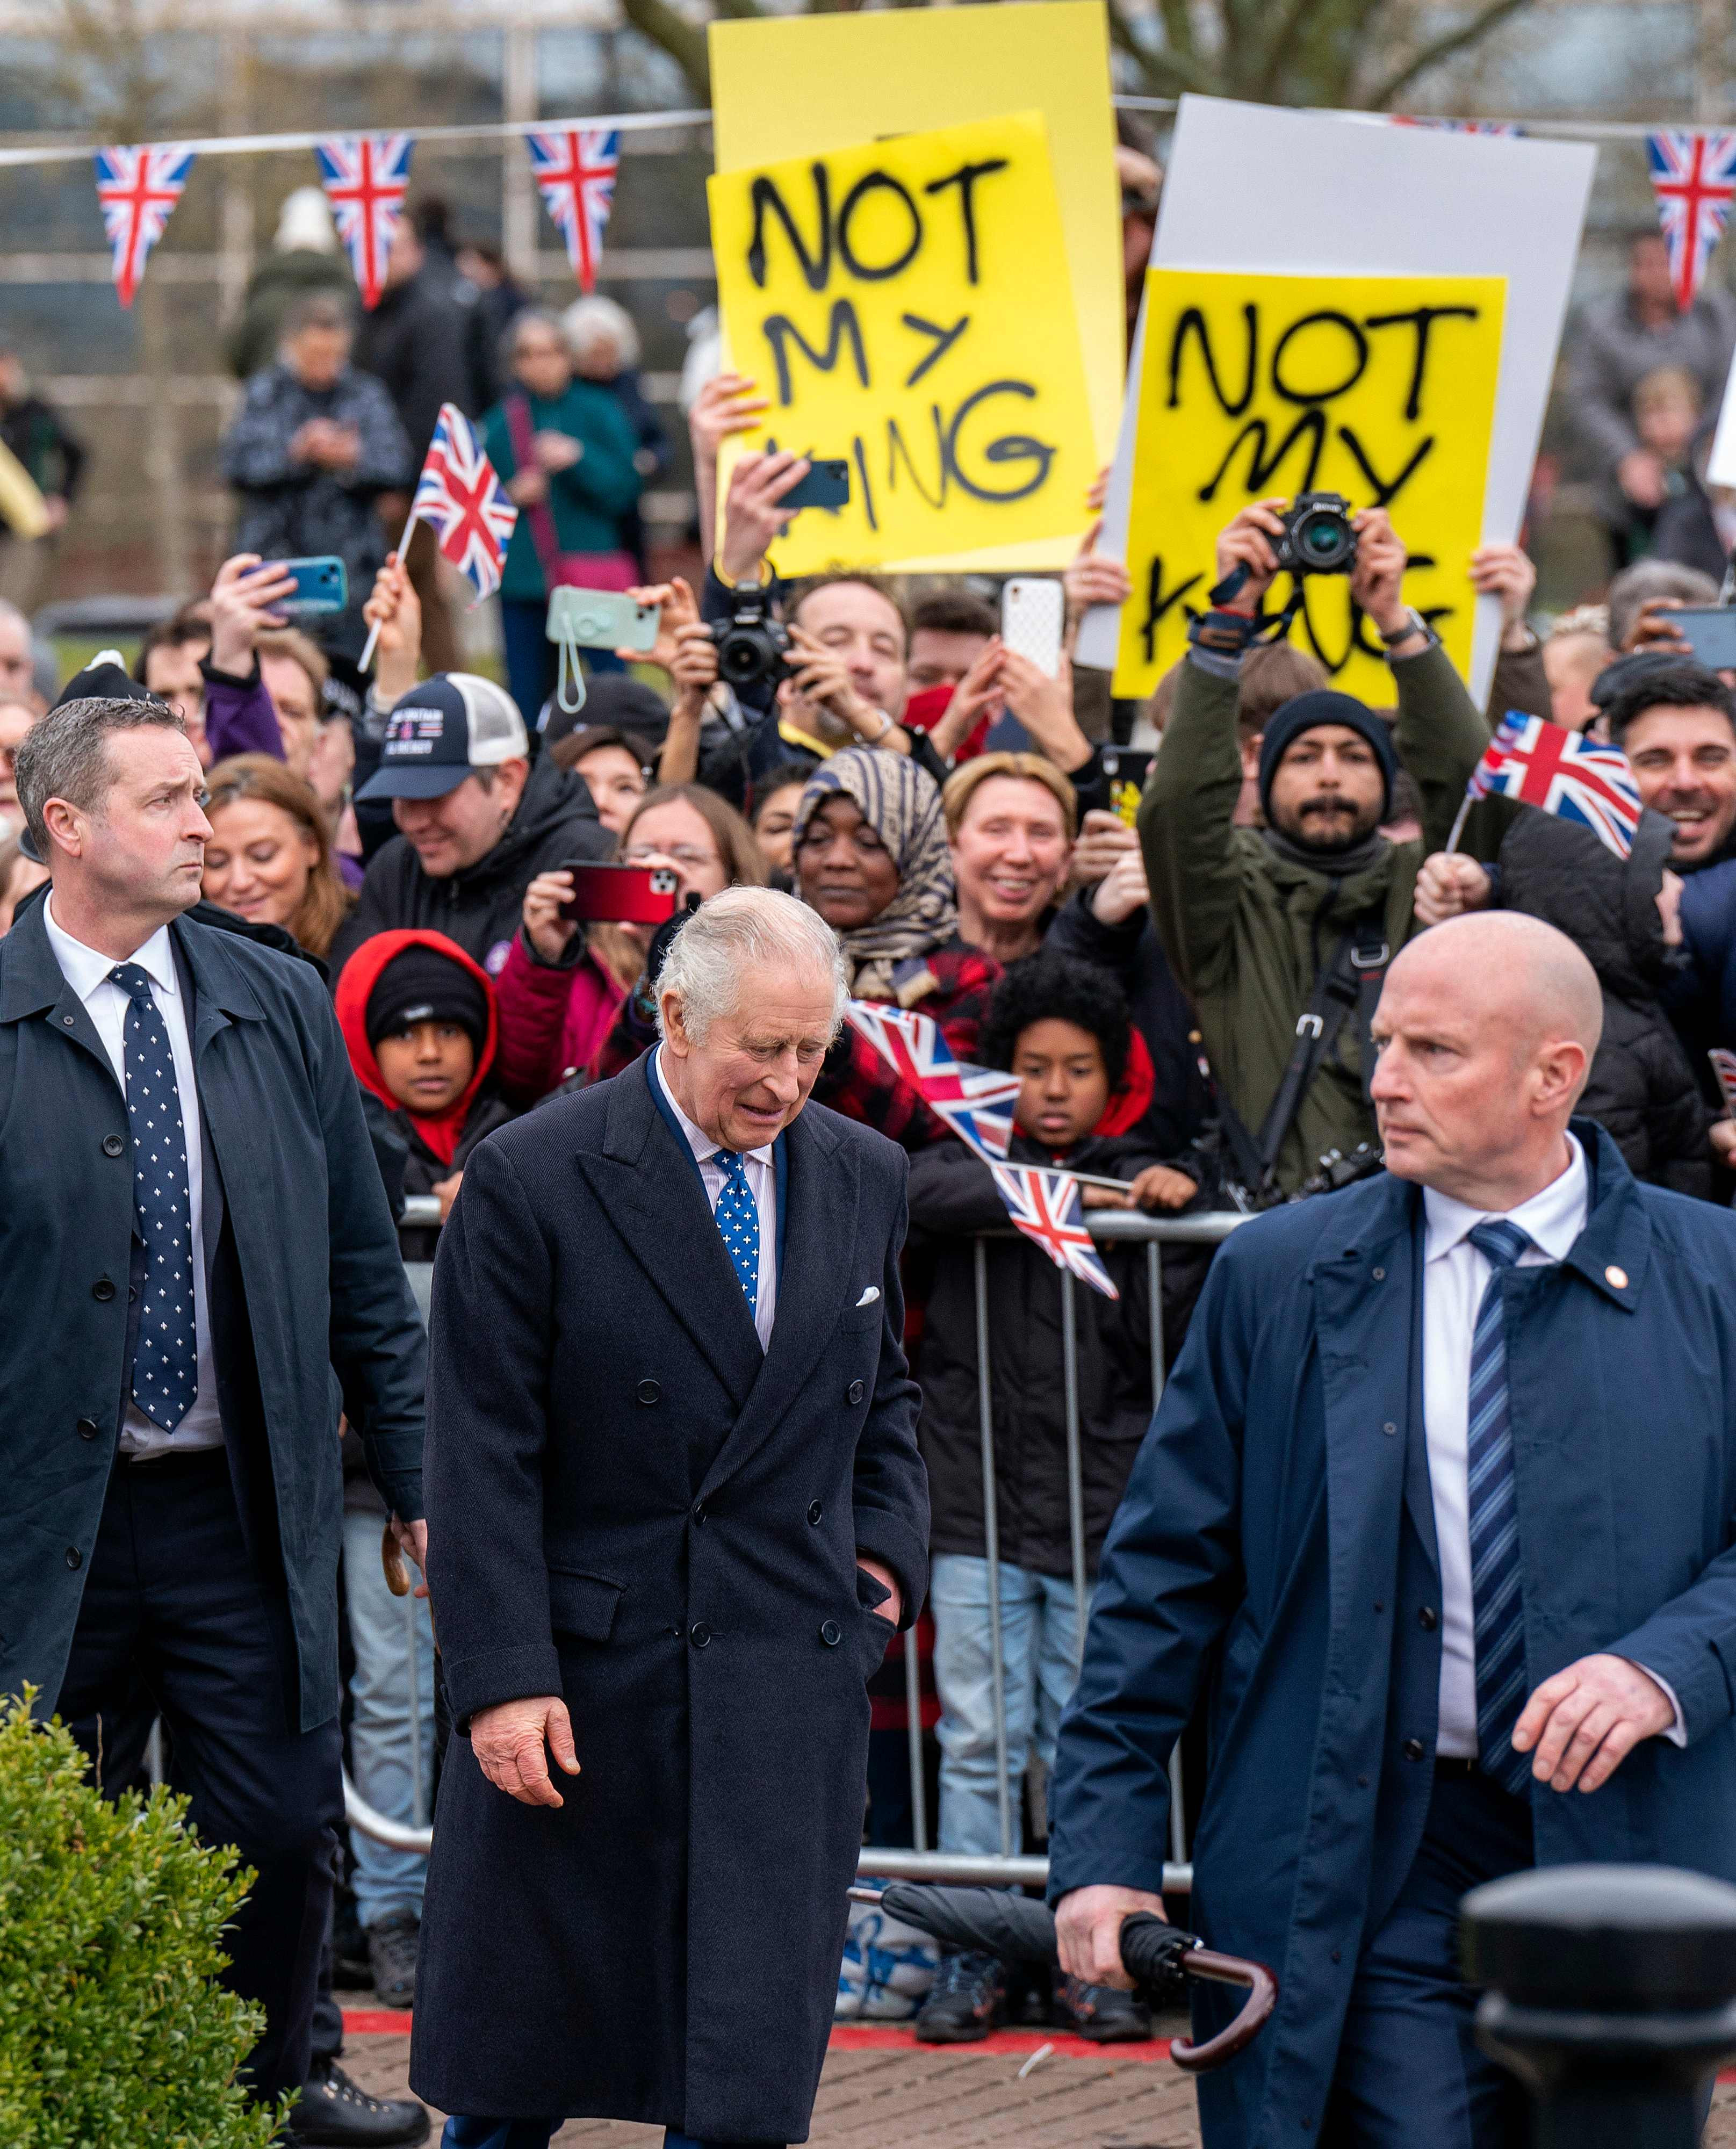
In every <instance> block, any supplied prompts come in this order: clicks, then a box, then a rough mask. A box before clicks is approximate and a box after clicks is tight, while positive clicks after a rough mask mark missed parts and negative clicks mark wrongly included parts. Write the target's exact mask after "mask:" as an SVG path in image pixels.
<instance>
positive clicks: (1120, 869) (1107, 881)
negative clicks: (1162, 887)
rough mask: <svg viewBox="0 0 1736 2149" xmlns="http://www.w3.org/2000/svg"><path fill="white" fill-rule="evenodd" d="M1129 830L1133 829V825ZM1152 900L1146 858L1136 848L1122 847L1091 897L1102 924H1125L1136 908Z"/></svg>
mask: <svg viewBox="0 0 1736 2149" xmlns="http://www.w3.org/2000/svg"><path fill="white" fill-rule="evenodd" d="M1128 833H1129V834H1130V835H1131V834H1132V833H1133V831H1132V830H1131V829H1129V830H1128ZM1150 900H1151V890H1150V887H1149V886H1148V885H1147V883H1146V880H1145V860H1144V858H1141V857H1140V854H1139V853H1138V851H1137V850H1132V851H1123V852H1122V853H1121V855H1120V858H1117V859H1116V861H1115V863H1114V865H1112V866H1111V867H1110V869H1109V872H1108V873H1106V874H1105V875H1104V878H1103V879H1101V880H1100V881H1099V883H1097V888H1096V893H1094V895H1093V896H1092V898H1091V915H1092V916H1093V917H1094V918H1095V919H1096V920H1097V923H1098V924H1099V925H1125V924H1126V922H1127V920H1128V919H1129V918H1131V917H1132V916H1133V914H1134V913H1135V911H1136V910H1143V909H1144V908H1145V906H1146V904H1147V903H1150Z"/></svg>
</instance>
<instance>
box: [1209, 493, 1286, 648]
mask: <svg viewBox="0 0 1736 2149" xmlns="http://www.w3.org/2000/svg"><path fill="white" fill-rule="evenodd" d="M1285 506H1286V501H1285V500H1284V498H1283V496H1281V494H1280V495H1274V496H1273V497H1272V498H1271V500H1256V501H1252V502H1250V505H1249V506H1246V507H1245V508H1243V510H1242V511H1241V512H1240V514H1239V515H1238V516H1236V517H1235V520H1234V521H1230V522H1227V523H1225V526H1224V527H1223V528H1222V529H1221V530H1220V531H1219V532H1218V545H1217V579H1218V581H1220V582H1221V581H1223V580H1224V578H1225V576H1227V575H1231V574H1234V573H1235V570H1236V569H1237V568H1238V567H1245V568H1246V569H1247V571H1248V573H1247V580H1246V581H1245V582H1244V583H1243V584H1242V586H1241V587H1240V589H1239V590H1238V591H1236V593H1235V596H1233V597H1231V598H1230V601H1229V602H1228V603H1227V604H1226V605H1225V606H1224V607H1223V609H1224V610H1225V611H1239V612H1245V613H1246V614H1247V616H1248V617H1249V618H1250V619H1251V618H1252V617H1254V615H1255V612H1257V611H1259V609H1260V599H1261V598H1262V597H1263V596H1265V595H1266V591H1268V590H1269V589H1270V588H1271V586H1272V582H1273V579H1274V577H1275V576H1276V574H1277V572H1278V555H1277V552H1276V549H1275V547H1276V542H1277V540H1278V539H1279V538H1281V536H1283V535H1284V523H1283V520H1282V515H1283V510H1284V508H1285Z"/></svg>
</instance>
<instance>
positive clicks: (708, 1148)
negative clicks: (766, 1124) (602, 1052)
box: [651, 1044, 772, 1164]
mask: <svg viewBox="0 0 1736 2149" xmlns="http://www.w3.org/2000/svg"><path fill="white" fill-rule="evenodd" d="M651 1064H652V1073H653V1074H654V1075H656V1076H657V1087H658V1088H659V1089H660V1090H662V1093H663V1095H664V1096H665V1097H666V1098H667V1100H668V1104H669V1109H670V1110H671V1111H672V1112H673V1113H674V1115H675V1123H676V1125H677V1126H678V1127H679V1128H680V1129H681V1130H682V1135H684V1136H685V1137H686V1140H687V1147H688V1148H689V1149H690V1150H692V1152H693V1160H694V1162H695V1163H696V1164H709V1163H710V1162H711V1160H712V1158H713V1157H714V1156H716V1155H717V1153H718V1151H719V1150H721V1149H722V1146H723V1145H722V1142H715V1141H713V1140H712V1138H711V1136H710V1135H708V1134H707V1133H706V1132H705V1130H703V1128H701V1127H697V1126H695V1125H694V1124H693V1122H692V1120H690V1119H689V1118H688V1117H687V1114H686V1113H685V1112H684V1111H683V1110H682V1108H681V1106H680V1105H679V1104H678V1103H677V1101H676V1095H675V1091H674V1090H673V1089H672V1087H671V1086H670V1084H669V1082H668V1080H667V1079H666V1077H665V1075H664V1073H663V1048H662V1045H661V1044H660V1045H659V1046H658V1047H657V1054H656V1056H655V1057H654V1058H653V1059H652V1063H651ZM742 1155H743V1156H745V1157H750V1158H752V1159H753V1160H755V1161H756V1162H757V1163H760V1164H770V1162H771V1161H772V1144H771V1143H770V1142H767V1144H766V1145H764V1146H763V1147H762V1148H760V1149H746V1150H742Z"/></svg>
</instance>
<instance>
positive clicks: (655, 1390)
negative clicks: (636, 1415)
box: [633, 1381, 663, 1403]
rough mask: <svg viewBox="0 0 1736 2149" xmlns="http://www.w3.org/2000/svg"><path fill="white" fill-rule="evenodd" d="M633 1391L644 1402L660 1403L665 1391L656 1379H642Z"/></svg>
mask: <svg viewBox="0 0 1736 2149" xmlns="http://www.w3.org/2000/svg"><path fill="white" fill-rule="evenodd" d="M633 1393H634V1394H635V1395H636V1396H637V1397H638V1398H639V1400H640V1402H642V1403H658V1402H662V1400H663V1391H662V1389H661V1388H660V1387H658V1386H657V1382H655V1381H641V1382H640V1383H639V1385H638V1387H637V1388H635V1389H634V1391H633Z"/></svg>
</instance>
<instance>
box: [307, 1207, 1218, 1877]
mask: <svg viewBox="0 0 1736 2149" xmlns="http://www.w3.org/2000/svg"><path fill="white" fill-rule="evenodd" d="M430 1211H431V1214H430V1213H428V1212H430ZM439 1220H440V1204H439V1201H438V1200H437V1199H436V1198H435V1196H434V1195H413V1196H411V1197H410V1201H409V1202H408V1203H406V1205H405V1217H404V1221H405V1223H413V1224H416V1225H430V1224H438V1222H439ZM1085 1221H1086V1224H1087V1225H1088V1227H1089V1230H1090V1232H1091V1235H1092V1236H1093V1237H1094V1238H1096V1239H1100V1240H1104V1241H1110V1242H1111V1243H1125V1242H1127V1241H1133V1242H1134V1243H1135V1244H1139V1245H1143V1246H1145V1258H1146V1264H1147V1267H1146V1279H1147V1285H1148V1292H1147V1296H1148V1298H1149V1301H1150V1351H1151V1397H1152V1406H1153V1408H1154V1409H1155V1407H1156V1405H1157V1402H1158V1401H1159V1399H1160V1397H1161V1396H1162V1394H1163V1390H1164V1326H1163V1321H1164V1315H1163V1248H1164V1247H1165V1246H1216V1245H1218V1244H1219V1243H1220V1241H1223V1240H1225V1239H1226V1238H1227V1237H1228V1236H1230V1233H1231V1232H1232V1231H1235V1230H1236V1229H1237V1228H1238V1227H1239V1226H1240V1225H1242V1224H1245V1223H1246V1222H1247V1221H1248V1218H1247V1217H1246V1216H1245V1215H1232V1214H1229V1213H1225V1212H1220V1211H1213V1212H1210V1213H1208V1214H1205V1215H1197V1216H1161V1215H1159V1216H1154V1215H1145V1213H1143V1212H1141V1211H1136V1210H1087V1211H1086V1212H1085ZM1004 1236H1007V1235H1006V1234H1004V1233H1000V1232H995V1233H985V1234H983V1235H982V1236H979V1237H978V1239H977V1241H976V1244H975V1248H974V1262H975V1286H976V1289H975V1301H976V1326H977V1366H978V1388H977V1394H978V1407H979V1428H980V1432H981V1441H982V1469H983V1522H984V1564H985V1566H986V1568H987V1569H988V1594H989V1663H990V1682H989V1683H990V1690H991V1696H992V1705H993V1710H994V1744H995V1768H996V1784H997V1801H996V1803H997V1817H998V1820H999V1835H1000V1850H999V1855H992V1856H984V1855H974V1854H964V1853H951V1852H945V1851H940V1850H936V1849H935V1848H934V1847H933V1843H932V1841H931V1832H930V1829H929V1826H928V1788H927V1782H926V1778H925V1774H924V1768H923V1724H922V1673H921V1666H920V1663H919V1660H918V1650H917V1640H916V1634H915V1630H914V1629H913V1628H907V1629H906V1630H905V1633H904V1639H903V1653H904V1691H905V1697H906V1702H907V1705H908V1719H909V1728H908V1739H909V1765H910V1808H911V1818H912V1830H911V1832H912V1834H913V1837H914V1839H915V1841H914V1846H913V1848H912V1849H908V1850H891V1849H874V1848H872V1847H870V1848H865V1849H864V1850H863V1853H862V1856H861V1858H860V1860H859V1861H858V1871H860V1872H863V1873H865V1874H877V1875H883V1876H885V1877H888V1878H894V1879H899V1880H957V1881H971V1882H981V1883H984V1884H986V1885H998V1886H1003V1887H1005V1886H1014V1885H1019V1884H1021V1883H1023V1884H1024V1885H1032V1886H1039V1885H1042V1883H1043V1882H1044V1880H1045V1879H1046V1878H1047V1875H1048V1871H1049V1861H1048V1860H1046V1859H1043V1858H1028V1857H1024V1856H1021V1855H1019V1852H1018V1851H1017V1850H1015V1848H1014V1839H1013V1828H1014V1813H1013V1787H1012V1785H1011V1784H1009V1781H1008V1776H1007V1759H1008V1754H1007V1747H1008V1735H1007V1711H1006V1652H1005V1639H1004V1634H1003V1632H1002V1624H1001V1604H1000V1576H1001V1558H1000V1532H999V1508H998V1502H997V1497H996V1478H995V1455H994V1376H993V1369H992V1367H991V1365H990V1362H989V1256H988V1242H989V1239H990V1238H991V1237H994V1238H1001V1237H1004ZM405 1272H406V1274H407V1275H408V1276H409V1277H410V1285H411V1288H412V1290H413V1291H415V1296H416V1302H417V1305H418V1306H420V1309H421V1312H422V1317H423V1319H424V1320H426V1319H427V1317H428V1305H429V1289H430V1283H431V1281H432V1277H433V1270H432V1267H431V1266H430V1264H428V1263H425V1262H414V1263H412V1262H406V1263H405ZM1085 1287H1086V1288H1089V1286H1085ZM1079 1288H1080V1286H1079V1285H1077V1284H1076V1283H1075V1282H1074V1278H1073V1276H1072V1275H1071V1273H1070V1272H1069V1271H1065V1270H1064V1271H1062V1273H1061V1349H1062V1379H1063V1394H1064V1418H1065V1425H1064V1431H1065V1435H1066V1442H1067V1507H1068V1531H1069V1547H1070V1552H1071V1558H1072V1568H1073V1586H1074V1626H1075V1635H1076V1639H1075V1648H1076V1650H1077V1652H1078V1655H1079V1658H1083V1654H1084V1638H1085V1613H1086V1608H1087V1596H1088V1591H1087V1574H1086V1565H1087V1562H1086V1554H1085V1519H1084V1457H1083V1447H1082V1436H1081V1432H1080V1424H1079V1330H1078V1306H1077V1301H1076V1298H1075V1296H1074V1294H1075V1292H1076V1291H1078V1290H1079ZM405 1601H406V1603H409V1604H411V1605H413V1604H414V1603H415V1599H414V1598H410V1599H406V1600H405ZM413 1661H414V1658H412V1662H413ZM412 1714H413V1715H414V1711H412ZM412 1774H413V1777H414V1779H415V1787H416V1806H417V1809H418V1810H422V1809H424V1808H423V1787H422V1782H421V1774H422V1771H421V1756H420V1753H419V1752H418V1751H416V1750H415V1749H414V1747H413V1750H412ZM1182 1789H1183V1786H1182V1775H1181V1755H1180V1748H1179V1747H1178V1748H1177V1749H1175V1751H1174V1752H1173V1753H1172V1754H1171V1756H1170V1791H1171V1797H1170V1860H1169V1862H1168V1864H1167V1865H1165V1869H1164V1885H1165V1888H1166V1889H1172V1890H1175V1891H1176V1892H1179V1893H1185V1891H1186V1890H1187V1889H1188V1887H1189V1885H1190V1882H1191V1878H1192V1869H1191V1867H1190V1865H1188V1863H1187V1861H1186V1842H1185V1824H1184V1817H1183V1807H1182ZM344 1807H345V1819H347V1820H348V1822H349V1824H350V1826H351V1827H352V1828H354V1829H359V1830H360V1832H361V1834H364V1835H368V1836H371V1837H373V1838H374V1839H375V1841H377V1842H379V1843H382V1844H385V1845H387V1846H388V1847H389V1848H390V1849H392V1850H409V1851H417V1852H420V1853H422V1854H424V1855H425V1854H426V1852H427V1851H428V1850H429V1848H430V1845H431V1844H432V1842H433V1839H434V1831H433V1829H431V1828H421V1827H416V1826H414V1825H411V1824H408V1823H405V1822H402V1821H396V1820H392V1819H388V1818H387V1817H386V1816H385V1814H379V1813H376V1812H375V1810H374V1809H373V1808H372V1807H371V1806H370V1805H368V1804H366V1802H365V1800H364V1799H362V1798H361V1797H360V1794H358V1792H357V1791H356V1789H355V1785H354V1784H352V1783H351V1781H350V1778H349V1776H348V1775H347V1774H346V1775H345V1779H344Z"/></svg>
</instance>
